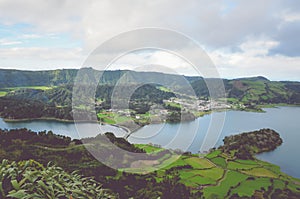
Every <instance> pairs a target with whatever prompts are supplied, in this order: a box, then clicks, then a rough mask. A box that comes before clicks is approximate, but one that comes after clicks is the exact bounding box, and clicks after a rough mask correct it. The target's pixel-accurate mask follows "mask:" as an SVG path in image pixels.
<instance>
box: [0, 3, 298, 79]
mask: <svg viewBox="0 0 300 199" xmlns="http://www.w3.org/2000/svg"><path fill="white" fill-rule="evenodd" d="M145 27H146V28H147V27H155V28H161V29H166V30H172V31H175V32H178V33H180V34H182V35H185V36H186V37H188V38H191V40H193V41H194V42H196V43H197V44H198V45H199V46H200V47H201V48H202V49H204V51H205V52H206V54H207V55H208V56H209V58H210V60H211V61H212V62H213V63H214V66H215V68H216V69H217V71H218V73H219V75H220V77H222V78H237V77H248V76H258V75H260V76H265V77H267V78H269V79H271V80H294V81H300V1H297V0H252V1H249V0H248V1H247V0H239V1H238V0H236V1H234V0H224V1H220V0H215V1H211V0H187V1H182V0H151V1H150V0H149V1H138V0H85V1H82V0H81V1H79V0H51V1H49V0H39V1H37V0H0V68H7V69H22V70H49V69H59V68H81V67H82V66H84V63H85V61H86V60H87V59H88V57H89V56H90V54H91V53H92V52H93V51H94V50H95V49H96V48H97V47H98V46H99V45H101V44H102V43H103V42H106V41H108V40H109V39H111V38H114V37H117V36H118V35H119V34H122V33H124V32H127V31H132V30H136V29H142V28H145ZM135 42H138V39H136V40H135V39H134V38H133V39H130V41H124V42H120V46H122V47H124V46H126V45H129V44H128V43H130V45H131V44H134V43H135ZM160 42H164V41H160ZM172 46H173V48H174V49H175V48H176V49H178V48H184V50H185V52H189V53H190V54H192V55H193V56H198V55H197V53H196V52H195V51H193V49H192V48H191V49H189V48H188V46H186V45H184V44H180V42H179V41H176V40H175V41H173V42H172ZM120 48H121V47H120ZM109 54H110V51H109V50H107V52H105V53H103V55H102V57H110V55H109ZM146 65H148V66H149V65H153V66H154V65H155V66H156V67H153V68H155V69H158V70H159V67H158V66H160V65H161V66H165V67H169V68H170V69H171V70H173V71H175V72H174V73H179V74H185V75H197V74H195V71H193V70H192V66H191V64H190V63H188V62H187V60H184V59H182V57H180V56H178V55H175V54H172V52H167V51H164V50H149V49H146V50H145V49H140V50H139V51H134V52H129V53H127V54H126V55H124V56H122V57H120V58H118V59H116V60H114V61H113V63H112V66H111V68H112V69H133V70H135V69H139V68H143V67H142V66H146ZM161 68H164V67H161Z"/></svg>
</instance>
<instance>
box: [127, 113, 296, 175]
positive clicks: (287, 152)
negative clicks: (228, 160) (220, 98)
mask: <svg viewBox="0 0 300 199" xmlns="http://www.w3.org/2000/svg"><path fill="white" fill-rule="evenodd" d="M264 110H265V111H266V112H265V113H254V112H243V111H227V112H226V115H225V121H224V125H223V128H222V130H221V132H220V136H219V137H217V138H218V139H216V140H215V147H217V146H220V145H221V144H222V143H223V141H222V140H223V138H224V137H225V136H227V135H233V134H238V133H242V132H248V131H254V130H258V129H261V128H271V129H274V130H275V131H277V132H278V133H280V135H281V137H282V139H283V144H282V145H281V146H280V147H278V148H277V149H276V150H274V151H272V152H268V153H263V154H260V155H257V157H258V158H259V159H261V160H265V161H268V162H271V163H274V164H276V165H279V166H280V167H281V170H282V171H283V172H285V173H288V174H289V175H291V176H294V177H297V178H300V155H299V151H300V117H299V116H300V107H279V108H267V109H264ZM222 114H224V113H217V112H216V113H213V114H211V115H206V116H204V117H201V118H198V119H196V120H195V121H192V122H185V123H180V124H153V125H149V126H145V127H143V128H141V129H140V130H138V131H137V132H136V133H134V134H133V135H132V136H131V137H130V138H129V141H130V142H133V143H155V144H160V145H162V146H163V147H166V148H173V149H176V148H179V149H183V150H188V151H191V152H194V153H197V152H198V151H199V150H200V149H201V145H202V144H203V139H204V137H205V135H206V134H207V131H208V128H209V126H210V127H211V128H212V131H213V128H214V126H215V125H216V126H217V125H220V124H218V123H211V122H212V119H211V118H212V117H213V116H218V115H221V116H222ZM216 122H218V120H217V121H216ZM220 123H222V121H220ZM216 134H218V132H216ZM212 137H214V135H213V136H212Z"/></svg>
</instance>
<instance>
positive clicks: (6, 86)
mask: <svg viewBox="0 0 300 199" xmlns="http://www.w3.org/2000/svg"><path fill="white" fill-rule="evenodd" d="M83 70H84V71H85V72H86V74H87V75H86V76H84V77H83V79H82V81H80V83H84V81H86V79H88V80H89V79H91V78H95V77H97V76H98V77H100V76H101V79H100V80H99V86H98V89H97V92H96V98H98V99H101V100H102V101H104V102H103V103H102V105H103V107H109V105H110V97H111V94H112V92H113V91H114V88H115V86H116V85H119V84H120V82H121V86H123V90H124V89H125V90H126V89H128V88H134V87H136V88H139V87H140V86H141V85H144V86H143V87H140V88H139V89H137V90H136V91H135V93H134V95H133V96H132V98H134V99H135V100H139V101H140V102H141V101H143V100H144V101H145V100H146V101H147V102H154V103H161V102H162V100H164V99H169V98H170V97H174V96H175V95H183V94H185V95H192V94H193V92H194V93H195V94H196V95H197V96H198V97H200V98H206V99H208V98H209V97H210V94H211V93H210V91H209V90H208V88H207V83H209V85H212V88H211V90H213V91H218V90H222V87H223V85H224V88H225V96H224V95H219V97H220V98H224V97H226V98H227V100H228V102H230V103H240V104H244V105H246V106H247V107H253V106H257V105H260V104H277V103H286V104H300V82H292V81H270V80H268V79H267V78H265V77H262V76H258V77H246V78H237V79H232V80H229V79H222V80H221V81H222V82H223V83H224V84H223V85H222V84H220V79H216V78H203V77H194V76H183V75H175V74H166V73H159V72H136V71H129V70H116V71H105V72H103V71H96V70H94V69H92V68H85V69H83ZM77 74H78V70H77V69H61V70H45V71H22V70H8V69H0V96H2V97H0V110H4V111H5V112H7V113H5V114H4V115H6V116H11V115H12V113H13V112H14V109H12V110H10V108H11V107H10V106H11V105H14V106H15V105H17V106H18V107H19V106H21V105H20V103H22V102H25V101H26V102H30V101H35V104H38V106H39V110H41V112H47V114H46V115H49V114H50V115H52V112H56V113H57V114H58V115H61V116H60V118H65V117H67V118H69V117H70V113H69V112H68V111H69V109H70V106H71V103H72V90H73V84H74V80H75V78H76V76H77ZM95 81H97V80H96V79H95ZM145 84H146V85H145ZM160 85H161V86H163V87H165V88H166V90H160V89H159V88H158V86H160ZM191 88H192V89H191ZM191 91H192V92H191ZM217 93H218V92H217ZM91 100H93V99H91ZM26 104H27V105H28V104H32V103H26ZM27 105H26V107H27V108H29V109H31V108H30V106H27ZM45 106H47V107H45ZM48 106H50V108H48ZM7 107H9V108H8V109H7ZM22 107H24V106H22ZM55 107H59V108H60V110H59V111H57V110H54V109H55ZM66 107H69V108H66ZM27 108H26V109H24V110H27ZM49 109H50V110H49ZM22 110H23V108H22ZM66 111H67V112H66ZM41 115H45V114H44V113H41ZM55 115H56V114H55ZM2 116H3V112H2ZM11 117H13V116H11ZM13 118H15V117H13Z"/></svg>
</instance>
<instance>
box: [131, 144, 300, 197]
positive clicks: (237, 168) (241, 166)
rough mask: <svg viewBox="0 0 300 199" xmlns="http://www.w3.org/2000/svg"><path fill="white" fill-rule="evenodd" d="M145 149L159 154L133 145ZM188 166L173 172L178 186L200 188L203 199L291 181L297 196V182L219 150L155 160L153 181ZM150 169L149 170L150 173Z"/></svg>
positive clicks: (248, 192) (271, 167)
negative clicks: (188, 166)
mask: <svg viewBox="0 0 300 199" xmlns="http://www.w3.org/2000/svg"><path fill="white" fill-rule="evenodd" d="M135 146H138V147H139V148H143V149H145V151H146V152H147V153H153V152H156V151H157V150H162V149H160V148H157V147H153V146H150V145H142V144H141V145H135ZM187 165H190V166H191V167H190V168H185V167H183V168H182V169H176V172H177V173H178V174H179V177H180V182H182V183H184V184H185V185H186V186H188V187H190V188H192V189H197V188H199V187H203V194H204V198H220V199H222V198H229V197H230V196H232V195H233V194H239V196H240V197H243V196H253V194H254V193H255V192H256V191H260V190H261V189H264V190H267V189H268V187H269V186H270V185H272V186H273V187H275V188H279V189H283V188H284V187H285V182H286V181H290V182H291V181H292V182H294V183H289V184H288V185H287V186H288V188H289V189H291V190H293V191H295V192H297V191H298V192H299V189H300V180H298V179H293V178H291V177H290V176H288V175H286V174H283V173H281V172H280V169H279V167H278V166H276V165H273V164H270V163H268V162H264V161H260V160H240V159H234V160H233V159H231V157H230V156H229V155H227V154H224V153H222V152H221V151H220V150H215V151H213V152H211V153H209V154H207V155H205V157H197V156H195V155H182V156H164V157H163V158H161V159H160V160H159V164H158V165H155V166H154V167H156V168H162V169H160V170H159V171H157V178H156V180H157V181H158V182H160V181H161V180H162V179H163V177H164V176H166V175H167V174H166V172H167V170H168V169H172V168H175V167H176V168H179V167H180V166H187ZM151 169H153V167H152V168H149V170H148V171H150V170H151ZM168 175H170V173H169V174H168Z"/></svg>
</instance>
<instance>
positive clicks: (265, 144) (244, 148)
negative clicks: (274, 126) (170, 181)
mask: <svg viewBox="0 0 300 199" xmlns="http://www.w3.org/2000/svg"><path fill="white" fill-rule="evenodd" d="M223 142H224V145H223V146H221V147H220V149H222V151H223V152H225V153H228V154H230V153H231V151H233V152H235V156H236V157H237V158H239V159H252V158H253V155H254V154H256V153H262V152H266V151H272V150H274V149H275V148H276V147H278V146H280V145H281V144H282V142H283V141H282V139H281V138H280V135H279V133H277V132H275V131H274V130H271V129H261V130H258V131H253V132H249V133H241V134H238V135H231V136H226V137H225V138H224V139H223Z"/></svg>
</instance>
